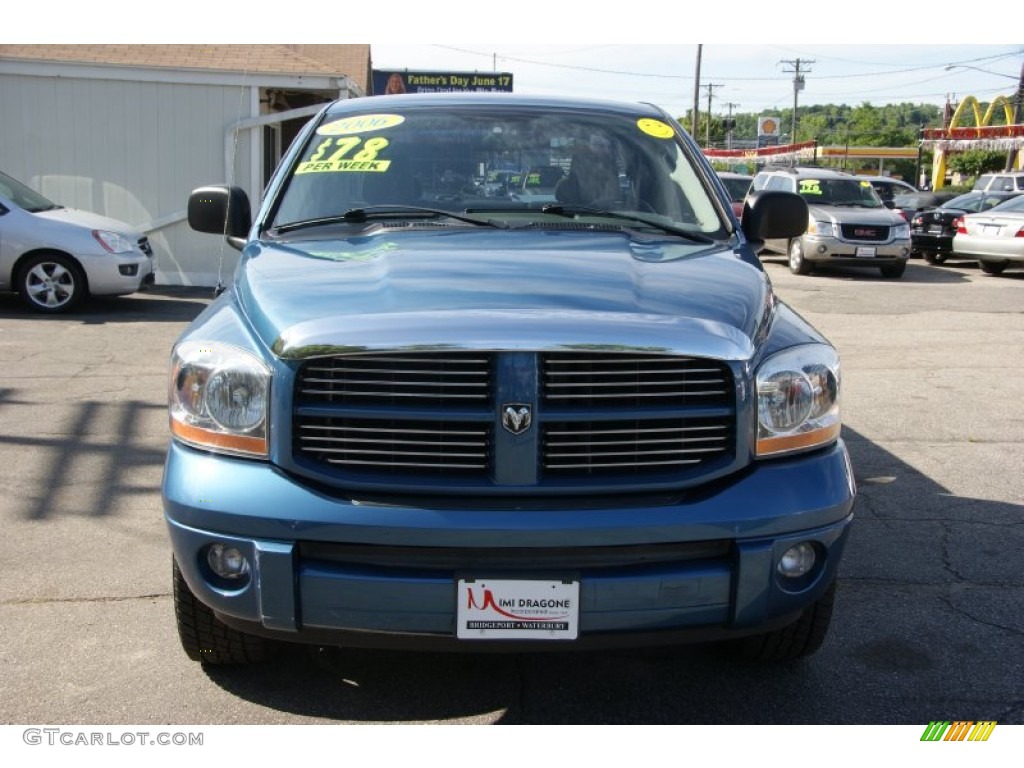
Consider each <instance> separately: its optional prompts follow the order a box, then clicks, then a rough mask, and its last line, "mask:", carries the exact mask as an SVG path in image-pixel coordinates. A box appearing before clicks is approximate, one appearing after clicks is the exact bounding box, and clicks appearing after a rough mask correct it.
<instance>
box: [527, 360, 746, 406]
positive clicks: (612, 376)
mask: <svg viewBox="0 0 1024 768" xmlns="http://www.w3.org/2000/svg"><path fill="white" fill-rule="evenodd" d="M540 366H541V377H542V381H543V384H544V392H543V398H544V400H545V401H546V402H551V403H559V404H562V403H567V404H571V405H572V406H574V407H580V408H588V407H599V408H606V407H610V406H615V405H618V406H620V407H628V406H630V405H640V404H642V405H643V406H645V407H646V406H650V405H652V404H660V403H665V404H669V403H676V404H680V403H681V404H687V403H689V402H691V401H694V400H696V401H699V402H701V403H702V404H708V403H711V404H718V403H727V402H729V401H730V400H731V399H732V397H733V395H732V391H731V385H732V376H731V373H730V371H729V369H728V366H726V365H725V364H722V363H714V362H712V361H710V360H703V359H698V358H688V357H668V356H666V357H657V356H651V355H636V354H606V355H573V354H569V353H551V354H545V355H541V363H540Z"/></svg>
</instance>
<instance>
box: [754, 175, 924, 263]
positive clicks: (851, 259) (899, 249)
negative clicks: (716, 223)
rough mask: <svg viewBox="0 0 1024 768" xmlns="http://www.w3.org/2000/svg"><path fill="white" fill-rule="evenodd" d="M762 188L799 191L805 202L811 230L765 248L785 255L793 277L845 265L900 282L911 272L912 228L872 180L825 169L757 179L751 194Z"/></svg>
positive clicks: (771, 242)
mask: <svg viewBox="0 0 1024 768" xmlns="http://www.w3.org/2000/svg"><path fill="white" fill-rule="evenodd" d="M762 189H765V190H779V191H782V192H796V193H797V194H799V195H800V196H801V197H802V198H804V200H806V201H807V207H808V210H809V213H810V219H809V221H808V226H807V231H806V232H805V233H804V234H803V235H802V236H801V237H795V238H792V239H791V240H766V241H765V244H764V250H765V251H769V252H772V251H774V252H776V253H780V254H784V255H785V256H786V257H787V259H788V261H789V269H790V271H791V272H793V273H794V274H797V275H807V274H810V273H811V272H812V271H813V270H814V268H815V267H818V266H842V267H868V268H875V269H878V270H880V271H881V273H882V275H883V276H884V277H899V276H900V275H902V274H903V272H904V270H905V269H906V268H907V259H908V258H909V257H910V225H909V224H908V223H907V221H906V220H905V219H904V218H903V217H902V216H900V215H899V214H897V213H894V212H893V211H890V210H889V209H888V208H886V207H885V206H884V205H883V204H882V200H881V198H879V197H878V193H877V192H875V190H874V188H873V187H872V186H871V182H870V181H869V180H867V179H861V178H859V177H857V176H853V175H851V174H848V173H843V172H840V171H834V170H829V169H826V168H816V167H795V168H779V169H771V170H765V171H761V172H760V173H758V174H757V176H755V177H754V182H753V184H752V185H751V191H752V192H754V191H758V190H762ZM763 256H764V254H762V257H763Z"/></svg>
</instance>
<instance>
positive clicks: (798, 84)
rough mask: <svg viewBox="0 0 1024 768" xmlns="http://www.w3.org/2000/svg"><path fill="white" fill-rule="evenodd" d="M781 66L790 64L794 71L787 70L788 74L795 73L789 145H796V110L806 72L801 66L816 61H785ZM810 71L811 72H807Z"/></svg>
mask: <svg viewBox="0 0 1024 768" xmlns="http://www.w3.org/2000/svg"><path fill="white" fill-rule="evenodd" d="M779 63H780V64H789V66H791V67H793V69H787V70H786V71H787V72H792V73H793V127H792V128H791V129H790V131H789V143H790V144H796V108H797V96H798V95H799V94H800V91H802V90H803V89H804V71H803V70H801V69H800V66H801V65H804V66H806V65H807V64H814V63H815V62H814V61H807V60H805V59H783V60H782V61H780V62H779ZM807 71H810V70H807Z"/></svg>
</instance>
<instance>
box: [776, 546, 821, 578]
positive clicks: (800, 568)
mask: <svg viewBox="0 0 1024 768" xmlns="http://www.w3.org/2000/svg"><path fill="white" fill-rule="evenodd" d="M816 559H817V557H816V555H815V554H814V547H813V546H811V545H810V543H808V542H806V541H801V542H800V543H799V544H797V545H796V546H795V547H790V548H789V549H787V550H786V551H785V553H784V554H783V555H782V557H781V558H780V559H779V575H780V576H785V577H786V578H788V579H797V578H799V577H801V576H804V575H805V574H807V573H808V572H809V571H810V570H811V568H813V567H814V561H815V560H816Z"/></svg>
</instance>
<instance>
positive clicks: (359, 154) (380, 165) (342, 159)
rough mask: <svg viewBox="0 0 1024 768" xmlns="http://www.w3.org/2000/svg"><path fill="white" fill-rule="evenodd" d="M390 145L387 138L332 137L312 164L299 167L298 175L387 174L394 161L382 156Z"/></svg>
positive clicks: (300, 164) (310, 159)
mask: <svg viewBox="0 0 1024 768" xmlns="http://www.w3.org/2000/svg"><path fill="white" fill-rule="evenodd" d="M390 143H391V142H390V141H388V140H387V139H385V138H384V137H383V136H373V137H371V138H368V139H366V141H363V139H362V138H360V137H359V136H338V137H337V138H335V137H333V136H329V137H327V138H326V139H324V140H323V141H321V142H320V144H318V145H317V148H316V150H315V151H314V152H313V154H312V155H310V156H309V159H308V160H306V161H305V162H302V163H299V167H298V168H296V169H295V173H296V174H300V173H328V172H338V171H359V172H363V173H384V172H386V171H387V170H388V168H390V167H391V161H390V160H386V159H382V158H380V157H379V155H380V153H381V151H382V150H384V149H385V148H387V146H388V145H389V144H390Z"/></svg>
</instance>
